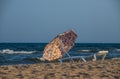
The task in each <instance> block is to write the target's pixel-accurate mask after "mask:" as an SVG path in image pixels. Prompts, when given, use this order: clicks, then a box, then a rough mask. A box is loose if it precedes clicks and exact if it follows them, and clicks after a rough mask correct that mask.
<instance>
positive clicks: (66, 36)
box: [42, 30, 77, 61]
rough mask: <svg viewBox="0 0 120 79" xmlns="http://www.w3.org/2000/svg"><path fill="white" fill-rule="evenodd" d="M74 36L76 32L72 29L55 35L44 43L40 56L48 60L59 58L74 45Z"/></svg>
mask: <svg viewBox="0 0 120 79" xmlns="http://www.w3.org/2000/svg"><path fill="white" fill-rule="evenodd" d="M76 38H77V34H76V33H75V32H74V31H73V30H69V31H68V32H64V33H62V34H59V35H57V36H56V37H55V38H54V39H53V40H52V41H51V42H50V43H49V44H47V45H46V47H45V49H44V51H43V57H42V58H44V59H45V60H48V61H53V60H56V59H58V58H61V57H62V55H63V54H65V53H67V52H68V51H69V50H70V49H71V48H72V47H73V46H74V43H75V40H76Z"/></svg>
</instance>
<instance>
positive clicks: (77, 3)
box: [0, 0, 120, 43]
mask: <svg viewBox="0 0 120 79" xmlns="http://www.w3.org/2000/svg"><path fill="white" fill-rule="evenodd" d="M69 29H74V30H75V32H76V33H77V34H78V36H79V37H78V39H77V41H76V42H78V43H120V0H0V42H49V41H50V40H52V39H53V38H54V37H55V36H56V35H58V34H60V33H62V32H64V31H68V30H69Z"/></svg>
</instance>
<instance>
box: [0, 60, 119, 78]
mask: <svg viewBox="0 0 120 79" xmlns="http://www.w3.org/2000/svg"><path fill="white" fill-rule="evenodd" d="M0 79H120V60H105V61H104V62H102V63H101V62H100V61H95V62H92V61H89V62H87V63H84V62H74V63H69V62H65V63H63V64H60V63H44V64H40V63H38V64H29V65H9V66H0Z"/></svg>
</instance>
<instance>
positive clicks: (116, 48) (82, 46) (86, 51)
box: [0, 43, 120, 65]
mask: <svg viewBox="0 0 120 79" xmlns="http://www.w3.org/2000/svg"><path fill="white" fill-rule="evenodd" d="M46 45H47V43H0V65H13V64H33V63H41V62H38V61H36V60H34V58H40V57H42V55H43V50H44V48H45V46H46ZM101 50H106V51H108V52H109V53H108V54H107V56H106V59H110V58H120V43H75V45H74V47H73V48H72V49H71V50H70V51H69V54H70V55H71V56H89V55H93V54H95V53H97V52H98V51H101ZM63 57H66V55H64V56H63Z"/></svg>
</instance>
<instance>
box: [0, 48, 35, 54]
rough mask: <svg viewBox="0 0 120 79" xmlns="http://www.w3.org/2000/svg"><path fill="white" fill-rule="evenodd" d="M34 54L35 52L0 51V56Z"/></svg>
mask: <svg viewBox="0 0 120 79" xmlns="http://www.w3.org/2000/svg"><path fill="white" fill-rule="evenodd" d="M35 52H36V51H14V50H10V49H3V50H0V54H32V53H35Z"/></svg>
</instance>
